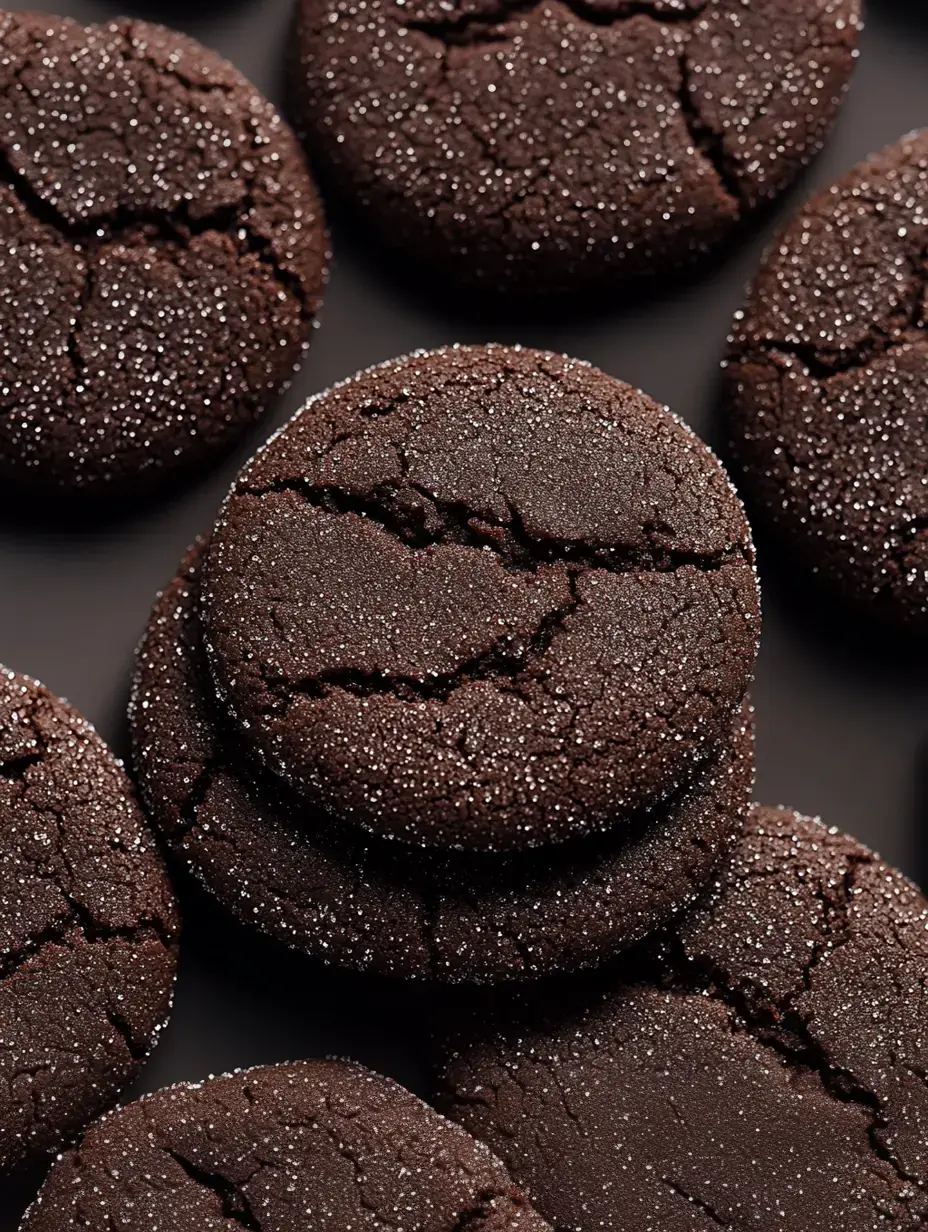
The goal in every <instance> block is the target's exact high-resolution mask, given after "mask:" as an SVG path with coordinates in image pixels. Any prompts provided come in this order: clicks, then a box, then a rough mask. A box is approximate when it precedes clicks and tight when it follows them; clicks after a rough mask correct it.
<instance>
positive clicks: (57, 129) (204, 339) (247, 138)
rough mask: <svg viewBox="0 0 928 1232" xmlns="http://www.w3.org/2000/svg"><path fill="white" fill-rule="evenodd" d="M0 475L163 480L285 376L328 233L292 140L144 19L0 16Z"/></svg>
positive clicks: (237, 80)
mask: <svg viewBox="0 0 928 1232" xmlns="http://www.w3.org/2000/svg"><path fill="white" fill-rule="evenodd" d="M0 239H2V243H0V321H2V325H3V336H4V347H3V353H2V355H0V475H3V476H4V477H5V478H13V479H15V480H17V481H25V482H28V483H34V484H40V485H43V486H46V487H56V486H58V487H62V488H67V489H74V488H82V489H100V488H107V489H108V490H112V489H113V488H115V487H118V486H119V485H122V486H124V487H130V486H131V487H133V488H134V487H136V486H137V485H138V484H139V483H148V482H154V481H155V480H156V479H157V478H158V477H160V476H161V475H163V474H165V473H167V472H169V471H171V470H172V469H176V468H177V467H178V466H180V465H181V464H185V465H192V464H195V463H197V462H200V461H202V460H204V459H205V458H207V457H208V456H209V455H210V454H211V453H213V452H215V451H216V450H218V449H220V448H221V447H222V446H223V445H224V444H226V443H227V442H228V441H229V440H231V439H232V438H233V437H234V436H235V435H236V434H237V433H240V432H242V431H243V430H244V429H245V428H246V427H247V426H248V425H249V424H251V423H253V422H254V420H255V419H256V418H257V417H258V416H259V415H260V414H261V413H263V411H264V410H265V409H266V408H267V407H268V405H269V404H270V403H271V401H272V400H273V398H274V397H275V396H276V394H277V393H278V392H279V391H280V390H281V389H282V388H283V386H284V385H285V384H286V383H287V381H288V380H289V379H290V377H291V376H292V373H293V370H294V366H295V365H296V364H297V363H298V362H299V360H300V358H301V356H302V353H303V351H304V349H305V347H306V345H307V344H308V341H309V337H310V333H311V327H312V324H313V321H314V318H315V314H316V311H317V309H318V306H319V302H320V296H321V292H322V287H323V282H324V277H325V268H326V262H327V246H326V234H325V227H324V222H323V218H322V211H321V208H320V204H319V200H318V197H317V195H316V191H315V189H314V187H313V185H312V182H311V181H310V179H309V176H308V174H307V172H306V169H305V166H304V163H303V160H302V156H301V154H300V151H299V148H298V146H297V143H296V141H295V139H294V137H293V135H292V133H291V132H290V131H289V129H288V128H287V126H286V125H285V124H284V123H283V121H282V120H281V119H280V117H279V116H278V115H277V114H276V112H275V111H274V109H273V107H272V106H271V105H270V103H268V102H267V100H266V99H264V98H263V97H262V96H261V95H260V94H259V93H258V92H257V91H256V90H255V89H254V87H253V86H251V85H250V84H249V82H247V81H246V80H245V78H244V77H242V76H241V74H240V73H238V72H237V71H236V70H235V69H233V68H232V67H231V65H229V64H227V63H226V62H225V61H223V60H221V59H220V58H219V57H218V56H216V55H215V54H214V53H213V52H210V51H207V50H206V48H204V47H201V46H200V45H199V44H198V43H196V42H194V41H193V40H192V39H189V38H186V37H185V36H183V35H181V34H177V33H175V32H173V31H170V30H167V29H165V28H163V27H160V26H155V25H150V24H148V23H145V22H139V21H130V20H120V21H114V22H110V23H108V24H106V25H97V26H89V27H86V28H84V27H82V26H79V25H77V24H76V23H75V22H74V21H71V20H68V19H58V18H53V17H44V16H41V15H39V14H33V13H13V12H6V13H3V14H2V15H0Z"/></svg>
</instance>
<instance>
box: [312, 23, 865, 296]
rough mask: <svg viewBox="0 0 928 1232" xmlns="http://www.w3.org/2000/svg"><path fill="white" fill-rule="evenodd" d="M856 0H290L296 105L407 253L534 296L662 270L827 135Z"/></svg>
mask: <svg viewBox="0 0 928 1232" xmlns="http://www.w3.org/2000/svg"><path fill="white" fill-rule="evenodd" d="M859 14H860V5H859V0H535V2H531V0H529V2H528V3H525V2H521V3H520V2H519V0H453V2H448V0H403V2H402V3H393V0H358V2H357V3H354V4H352V5H350V6H347V5H345V4H342V3H340V0H300V4H299V15H298V19H297V56H298V59H297V63H296V65H295V71H294V74H293V77H294V84H293V95H294V101H293V106H294V111H295V113H296V115H297V119H298V124H299V126H300V128H301V130H302V131H303V133H304V136H305V139H306V141H307V142H308V144H309V146H310V148H311V150H312V152H313V154H314V155H315V156H316V157H317V158H318V160H319V162H320V164H321V165H322V166H323V167H324V168H325V170H326V171H327V173H328V175H329V176H330V178H331V179H332V180H333V182H334V184H335V186H336V187H338V188H339V189H340V190H341V191H342V193H343V194H344V196H345V197H346V199H347V200H349V201H351V202H353V203H355V204H356V205H357V207H358V208H359V210H360V211H361V213H362V214H363V216H364V218H365V220H366V221H368V222H369V223H370V225H371V226H372V227H374V228H375V229H376V231H377V233H378V237H379V238H380V239H381V240H382V241H384V242H386V243H387V244H388V245H390V246H391V247H393V248H395V249H397V250H399V252H400V253H401V254H402V256H403V258H404V259H408V260H414V261H416V262H417V263H419V264H421V266H422V267H423V269H427V270H430V271H434V272H437V273H438V274H440V276H442V277H449V278H451V279H453V280H454V281H456V282H458V283H459V284H463V285H464V286H466V287H468V288H470V289H471V290H474V291H477V292H479V293H481V294H486V293H489V294H490V295H491V296H494V297H495V296H497V295H499V294H500V292H504V293H505V292H514V293H518V294H523V295H526V296H530V297H533V298H534V297H537V296H539V295H545V294H548V295H550V294H558V293H563V292H566V291H576V290H580V289H583V288H584V287H585V286H587V285H591V284H594V283H598V284H600V285H601V286H603V287H611V286H614V284H615V282H616V280H617V279H622V278H634V277H639V276H642V275H654V274H662V273H663V274H666V273H670V272H674V271H676V269H677V268H678V266H680V265H681V264H682V263H685V262H687V261H689V260H692V259H693V258H694V257H696V256H699V255H702V254H704V253H706V252H707V251H709V250H710V249H712V248H714V247H717V246H718V245H719V244H720V243H722V242H723V241H725V240H727V239H730V238H731V237H732V236H733V234H734V233H735V232H736V230H737V228H738V226H739V224H740V223H741V222H742V220H744V219H745V218H747V217H748V216H750V215H751V214H753V213H755V212H756V211H757V210H758V209H759V208H760V207H761V206H762V205H763V204H764V203H766V202H768V201H770V200H771V199H772V198H774V197H776V196H777V194H778V193H780V192H781V191H782V190H783V189H784V188H785V187H786V186H787V185H788V184H789V183H790V182H791V181H792V180H793V179H794V177H795V176H796V174H797V173H798V171H799V169H800V168H801V167H802V166H803V165H804V164H805V163H806V162H807V161H808V160H809V159H810V157H811V156H812V154H813V153H814V152H815V151H816V149H817V148H818V147H819V145H820V144H821V143H822V141H823V139H824V137H825V134H826V133H827V131H828V128H829V125H830V124H831V121H832V119H833V117H834V115H835V112H836V110H837V107H838V104H839V102H840V99H841V96H842V94H843V92H844V89H845V86H846V85H847V82H848V80H849V77H850V74H851V70H852V66H853V63H854V58H855V55H856V51H855V46H856V42H857V31H858V24H859Z"/></svg>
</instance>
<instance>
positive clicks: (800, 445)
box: [726, 130, 928, 632]
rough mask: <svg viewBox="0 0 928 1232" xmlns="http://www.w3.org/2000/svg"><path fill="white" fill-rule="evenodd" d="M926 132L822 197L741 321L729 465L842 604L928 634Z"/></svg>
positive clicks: (777, 250)
mask: <svg viewBox="0 0 928 1232" xmlns="http://www.w3.org/2000/svg"><path fill="white" fill-rule="evenodd" d="M926 193H928V130H925V131H922V132H920V133H914V134H911V135H910V136H908V137H906V138H904V139H903V140H902V141H900V142H898V143H897V144H896V145H892V146H889V147H888V148H887V149H886V150H884V151H883V152H882V153H880V154H878V155H877V156H875V157H874V158H872V159H870V160H869V161H867V162H865V163H862V164H861V165H860V166H859V167H856V168H855V169H854V170H853V171H851V172H849V173H848V174H847V175H846V176H844V177H843V178H842V179H841V180H839V181H838V182H837V183H836V184H835V185H833V186H832V187H831V188H830V189H828V190H827V191H825V192H824V193H821V194H819V195H818V196H817V197H815V198H814V199H813V200H812V201H811V202H810V203H809V204H808V205H807V206H806V207H805V208H804V209H803V210H802V211H801V212H800V214H799V215H798V216H797V217H796V218H795V219H794V220H793V222H792V223H791V224H790V225H789V226H788V227H787V229H786V231H785V232H784V234H783V235H782V236H781V237H780V238H779V240H778V241H777V242H776V244H775V245H774V246H773V247H772V248H771V250H770V252H769V253H768V255H767V257H766V259H765V262H764V265H763V267H762V269H761V271H760V273H759V274H758V276H757V278H756V280H755V283H754V286H753V288H752V290H751V293H750V296H749V299H748V302H747V306H746V308H745V310H744V312H743V314H741V315H740V316H739V318H738V320H736V322H735V329H734V334H733V337H732V342H731V350H730V354H729V359H728V363H727V372H726V403H727V415H728V432H729V437H730V442H731V454H732V457H733V459H734V461H735V464H736V465H737V467H738V471H739V478H740V480H741V482H742V484H743V487H744V491H745V493H746V495H747V496H748V497H749V498H750V500H751V503H752V505H753V506H755V507H756V509H757V511H758V514H759V515H760V516H762V517H763V518H765V519H766V520H767V521H768V522H769V523H771V524H772V525H773V526H774V527H775V528H776V529H777V530H778V531H779V533H780V534H781V535H782V536H783V537H784V539H786V540H787V541H788V542H789V544H790V545H791V546H792V548H793V549H796V550H798V552H799V553H800V554H801V556H802V557H803V558H804V559H805V561H806V563H807V564H808V565H809V566H810V567H811V568H812V569H814V570H815V571H816V572H817V573H818V574H820V575H821V577H822V579H823V580H825V581H826V582H827V583H828V584H829V585H830V586H832V587H834V588H837V590H838V591H839V593H842V594H843V595H845V596H846V597H848V598H850V599H851V600H853V601H855V602H856V603H858V604H859V605H861V606H862V607H864V608H866V609H868V610H870V611H871V612H873V613H876V614H878V615H880V616H882V617H884V618H885V619H887V620H889V621H892V622H894V623H896V624H898V625H901V626H906V627H909V628H911V629H913V630H916V631H918V632H921V631H924V630H925V629H928V486H926V483H925V475H926V473H928V443H926V436H925V430H924V427H925V401H926V396H928V337H926V332H925V327H926V311H925V304H926V284H928V213H926V210H925V197H926Z"/></svg>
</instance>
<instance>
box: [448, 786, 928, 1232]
mask: <svg viewBox="0 0 928 1232" xmlns="http://www.w3.org/2000/svg"><path fill="white" fill-rule="evenodd" d="M926 988H928V903H926V901H925V899H924V898H923V897H922V895H921V894H920V893H919V891H918V890H917V889H916V888H915V887H914V886H913V885H911V884H910V883H909V882H908V881H907V880H906V879H905V878H904V877H903V876H902V875H901V874H900V873H897V872H896V871H895V870H894V869H891V868H889V867H887V866H886V865H885V864H883V863H882V862H881V861H880V860H879V859H878V858H877V857H876V856H874V855H873V854H872V853H871V852H869V851H867V850H866V849H865V848H863V847H861V846H860V845H859V844H858V843H856V842H855V841H854V840H853V839H850V838H848V837H846V836H845V835H842V834H839V833H837V831H835V830H826V829H824V828H823V827H822V826H820V825H818V824H817V823H816V822H813V821H810V820H809V819H807V818H803V817H799V816H797V815H796V814H794V813H791V812H786V811H783V810H773V809H756V810H755V811H754V813H753V814H752V816H751V819H750V822H749V824H748V826H747V827H746V829H745V832H744V835H743V837H742V839H741V840H740V843H739V845H738V847H737V849H736V852H735V855H734V858H733V860H732V861H731V863H730V864H729V865H727V866H726V867H725V870H724V872H723V873H722V875H721V876H720V878H719V881H718V884H717V886H716V887H715V890H714V892H713V894H712V896H711V897H710V899H709V901H708V902H706V903H705V904H703V906H702V907H701V908H700V909H699V910H697V911H695V912H694V913H693V914H692V915H691V916H690V917H689V918H688V919H686V920H685V921H684V922H683V923H682V924H681V925H680V926H679V927H678V928H677V930H676V931H675V932H673V933H672V934H669V935H667V936H665V937H664V938H663V939H662V942H661V943H660V945H655V946H654V947H653V952H652V953H650V955H644V956H642V957H641V958H640V960H639V962H638V963H637V965H627V966H626V967H624V968H622V969H620V970H619V971H618V972H613V973H612V974H611V976H610V978H609V980H608V981H606V982H604V983H603V982H600V983H597V984H596V985H595V986H594V985H591V984H587V985H586V986H585V987H583V986H579V987H577V989H576V997H575V999H574V1000H573V1003H570V992H569V990H567V989H564V988H560V989H558V990H557V992H556V994H555V995H552V990H551V989H550V988H549V989H548V990H547V1002H546V1006H545V1007H544V1009H543V1008H542V1005H541V999H539V1001H538V1003H537V1004H536V1006H535V1009H534V1010H531V1009H528V1008H526V1009H525V1012H524V1013H521V1014H520V1013H516V1014H515V1015H514V1016H513V1017H511V1018H510V1019H509V1020H508V1021H507V1022H506V1023H505V1025H502V1026H500V1027H499V1029H498V1030H497V1029H495V1028H494V1029H491V1030H489V1031H488V1032H487V1033H486V1034H483V1035H479V1036H478V1037H477V1038H473V1037H472V1038H471V1039H470V1041H469V1042H466V1043H464V1044H463V1047H461V1048H459V1050H458V1051H457V1052H456V1053H455V1055H453V1056H452V1057H451V1059H450V1060H449V1061H448V1063H447V1065H446V1067H445V1070H444V1075H443V1082H442V1085H443V1098H442V1100H441V1101H440V1106H442V1107H446V1108H447V1109H448V1110H450V1111H451V1113H452V1114H453V1115H454V1116H455V1118H456V1119H458V1120H459V1121H460V1122H461V1123H462V1124H463V1125H464V1126H465V1127H466V1128H468V1129H469V1130H470V1131H471V1132H472V1133H474V1134H476V1135H477V1136H478V1137H480V1138H481V1139H482V1140H484V1141H486V1142H487V1143H488V1144H489V1146H490V1147H491V1148H492V1149H495V1150H498V1152H499V1154H500V1155H501V1157H502V1158H503V1159H504V1161H506V1162H507V1164H508V1165H509V1168H510V1170H511V1172H512V1174H513V1176H514V1177H515V1178H516V1179H517V1180H518V1181H520V1182H521V1183H523V1184H524V1185H525V1187H526V1191H527V1192H528V1193H529V1194H530V1196H531V1197H532V1200H533V1201H534V1202H535V1203H536V1204H537V1206H538V1209H539V1210H540V1211H541V1212H542V1213H543V1214H544V1215H545V1216H546V1217H547V1218H548V1219H549V1220H550V1221H551V1222H552V1223H553V1224H554V1225H555V1226H556V1227H558V1228H563V1229H570V1230H575V1232H592V1230H593V1229H602V1228H622V1229H623V1230H625V1232H636V1230H637V1229H646V1228H647V1229H653V1228H660V1229H662V1230H663V1232H675V1230H676V1229H692V1228H697V1227H711V1226H713V1225H718V1226H720V1227H726V1228H731V1229H748V1228H750V1229H752V1232H768V1230H771V1232H772V1230H773V1229H783V1228H816V1227H822V1228H847V1229H850V1228H859V1229H861V1230H863V1229H876V1228H883V1227H889V1226H892V1227H893V1228H900V1229H901V1228H912V1229H916V1228H923V1227H924V1226H925V1221H926V1219H928V1146H926V1143H928V1090H926V1084H925V1073H926V1069H928V1055H926V1047H928V1045H926V1039H925V1030H924V1024H925V1015H926V1011H928V993H926ZM555 998H556V999H555ZM565 1001H566V1002H567V1004H566V1005H565V1004H564V1003H565ZM553 1007H562V1008H553ZM536 1011H537V1012H536Z"/></svg>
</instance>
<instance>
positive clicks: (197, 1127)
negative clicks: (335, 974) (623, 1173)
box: [22, 1061, 550, 1232]
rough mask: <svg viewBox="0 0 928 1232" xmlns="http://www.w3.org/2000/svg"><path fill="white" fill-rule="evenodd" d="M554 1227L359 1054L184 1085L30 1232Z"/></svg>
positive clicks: (78, 1176) (78, 1156)
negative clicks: (355, 1058)
mask: <svg viewBox="0 0 928 1232" xmlns="http://www.w3.org/2000/svg"><path fill="white" fill-rule="evenodd" d="M465 1226H466V1227H467V1228H468V1229H470V1230H471V1232H550V1229H549V1228H548V1225H547V1224H546V1223H545V1221H544V1220H543V1219H542V1218H541V1217H540V1216H539V1215H538V1214H536V1212H535V1211H533V1210H532V1208H531V1207H530V1206H529V1205H528V1203H527V1202H526V1201H525V1199H524V1198H523V1196H522V1195H521V1194H520V1193H519V1191H518V1190H517V1189H516V1188H515V1187H514V1186H513V1184H512V1182H511V1181H510V1179H509V1176H508V1174H507V1172H506V1169H505V1168H504V1167H503V1165H502V1164H501V1163H500V1162H499V1160H498V1159H495V1158H494V1157H493V1156H492V1155H491V1154H490V1152H489V1151H488V1150H487V1148H486V1147H485V1146H482V1145H481V1144H480V1143H479V1142H475V1141H474V1139H473V1138H471V1137H470V1135H469V1134H466V1133H464V1131H463V1130H461V1129H460V1128H459V1127H458V1126H457V1125H453V1124H451V1123H450V1122H449V1121H446V1120H445V1119H444V1118H443V1117H440V1116H439V1115H438V1114H437V1113H436V1112H433V1111H432V1109H431V1108H429V1107H428V1106H427V1105H426V1104H423V1103H422V1102H421V1101H420V1100H418V1099H416V1097H415V1096H414V1095H410V1093H409V1092H408V1091H405V1090H404V1089H403V1088H402V1087H400V1086H397V1084H396V1083H395V1082H391V1081H390V1080H389V1079H388V1078H381V1077H380V1076H379V1075H377V1074H373V1073H371V1072H369V1071H368V1070H364V1069H361V1068H360V1067H359V1066H356V1065H351V1064H348V1063H346V1062H343V1061H304V1062H302V1063H301V1064H296V1065H278V1066H268V1067H266V1068H263V1069H253V1070H249V1071H247V1072H245V1073H238V1074H233V1075H229V1076H227V1077H224V1078H215V1079H211V1080H210V1081H209V1082H204V1083H201V1084H199V1085H185V1086H177V1087H169V1088H167V1089H165V1090H163V1091H159V1092H158V1093H157V1094H155V1095H151V1096H148V1097H146V1098H145V1099H142V1100H139V1102H138V1103H135V1104H129V1105H128V1107H126V1108H121V1109H120V1110H119V1111H118V1112H115V1113H113V1114H112V1115H111V1116H109V1117H106V1118H104V1120H102V1121H100V1122H99V1123H98V1124H96V1125H94V1126H92V1127H91V1129H90V1130H89V1131H88V1132H87V1134H86V1136H85V1137H84V1139H83V1141H82V1142H81V1143H80V1144H79V1146H77V1147H76V1148H75V1149H74V1150H72V1151H69V1152H68V1154H67V1155H65V1156H64V1157H63V1159H61V1160H59V1162H58V1163H57V1165H56V1166H55V1167H54V1168H53V1169H52V1172H51V1175H50V1176H49V1179H48V1181H47V1182H46V1184H45V1188H44V1189H43V1190H42V1193H41V1195H40V1197H39V1200H38V1202H37V1203H36V1204H35V1205H34V1206H33V1207H32V1209H31V1210H30V1211H29V1212H28V1213H27V1215H26V1218H25V1221H24V1223H23V1225H22V1230H23V1232H66V1230H70V1229H73V1228H77V1227H80V1228H83V1229H86V1232H111V1230H112V1229H114V1228H119V1229H121V1230H124V1232H142V1230H143V1229H154V1228H164V1229H168V1228H170V1229H171V1232H205V1230H206V1229H209V1230H210V1232H211V1230H212V1229H219V1228H245V1229H253V1230H255V1232H256V1230H258V1229H260V1232H301V1230H302V1229H309V1228H312V1229H313V1232H345V1230H346V1229H352V1230H353V1232H377V1230H379V1229H382V1228H388V1227H392V1228H403V1229H406V1232H458V1230H459V1229H461V1228H463V1227H465Z"/></svg>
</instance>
